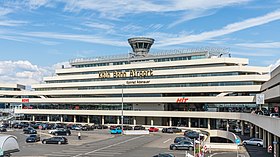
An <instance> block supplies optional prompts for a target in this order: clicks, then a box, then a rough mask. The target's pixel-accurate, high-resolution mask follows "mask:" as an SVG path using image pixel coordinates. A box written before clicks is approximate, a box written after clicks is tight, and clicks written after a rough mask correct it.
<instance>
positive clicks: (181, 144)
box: [169, 141, 194, 150]
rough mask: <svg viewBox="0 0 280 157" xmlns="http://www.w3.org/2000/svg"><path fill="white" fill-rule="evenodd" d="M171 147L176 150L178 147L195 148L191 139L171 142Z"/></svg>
mask: <svg viewBox="0 0 280 157" xmlns="http://www.w3.org/2000/svg"><path fill="white" fill-rule="evenodd" d="M169 148H170V149H172V150H176V149H186V150H193V148H194V147H193V143H192V142H190V141H181V142H179V143H174V144H171V145H170V147H169Z"/></svg>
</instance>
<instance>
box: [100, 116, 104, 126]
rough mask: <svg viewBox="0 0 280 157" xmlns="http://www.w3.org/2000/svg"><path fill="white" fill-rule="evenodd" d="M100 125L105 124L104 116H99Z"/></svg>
mask: <svg viewBox="0 0 280 157" xmlns="http://www.w3.org/2000/svg"><path fill="white" fill-rule="evenodd" d="M101 124H102V125H104V124H105V118H104V116H101Z"/></svg>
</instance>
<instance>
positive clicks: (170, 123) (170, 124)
mask: <svg viewBox="0 0 280 157" xmlns="http://www.w3.org/2000/svg"><path fill="white" fill-rule="evenodd" d="M169 126H172V118H171V117H169Z"/></svg>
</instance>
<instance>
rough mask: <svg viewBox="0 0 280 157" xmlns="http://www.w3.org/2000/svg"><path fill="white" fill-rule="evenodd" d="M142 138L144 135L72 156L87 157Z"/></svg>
mask: <svg viewBox="0 0 280 157" xmlns="http://www.w3.org/2000/svg"><path fill="white" fill-rule="evenodd" d="M143 136H145V135H142V136H138V137H134V138H131V139H128V140H125V141H122V142H119V143H115V144H111V145H109V146H106V147H102V148H99V149H96V150H93V151H90V152H87V153H81V154H78V155H75V156H73V157H78V156H82V155H88V154H91V153H94V152H97V151H100V150H103V149H107V148H110V147H113V146H117V145H120V144H123V143H126V142H129V141H132V140H136V139H138V138H141V137H143Z"/></svg>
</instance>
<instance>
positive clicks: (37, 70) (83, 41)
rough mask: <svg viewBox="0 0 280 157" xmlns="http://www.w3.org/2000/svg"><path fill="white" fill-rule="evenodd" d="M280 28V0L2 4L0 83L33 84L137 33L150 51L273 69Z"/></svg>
mask: <svg viewBox="0 0 280 157" xmlns="http://www.w3.org/2000/svg"><path fill="white" fill-rule="evenodd" d="M279 28H280V0H226V1H221V0H137V1H135V0H106V1H104V0H79V1H78V0H51V1H48V0H1V1H0V46H1V51H0V54H1V58H0V82H2V81H4V82H18V83H27V84H31V83H36V82H38V81H40V80H41V78H42V76H46V75H51V73H52V70H53V69H54V68H56V67H58V66H59V65H60V64H61V63H62V62H66V61H68V60H70V59H74V58H81V57H94V56H104V55H118V54H126V53H128V51H130V50H131V49H130V47H129V45H128V44H127V39H128V38H130V37H135V36H145V37H152V38H154V39H155V44H154V45H153V47H152V50H151V51H160V50H168V49H183V48H198V47H220V48H230V52H231V54H232V57H242V58H249V59H250V64H251V65H257V66H269V65H273V64H277V63H280V60H279V58H280V51H279V50H280V31H279V30H280V29H279ZM277 61H278V62H277ZM7 67H8V68H7Z"/></svg>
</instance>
